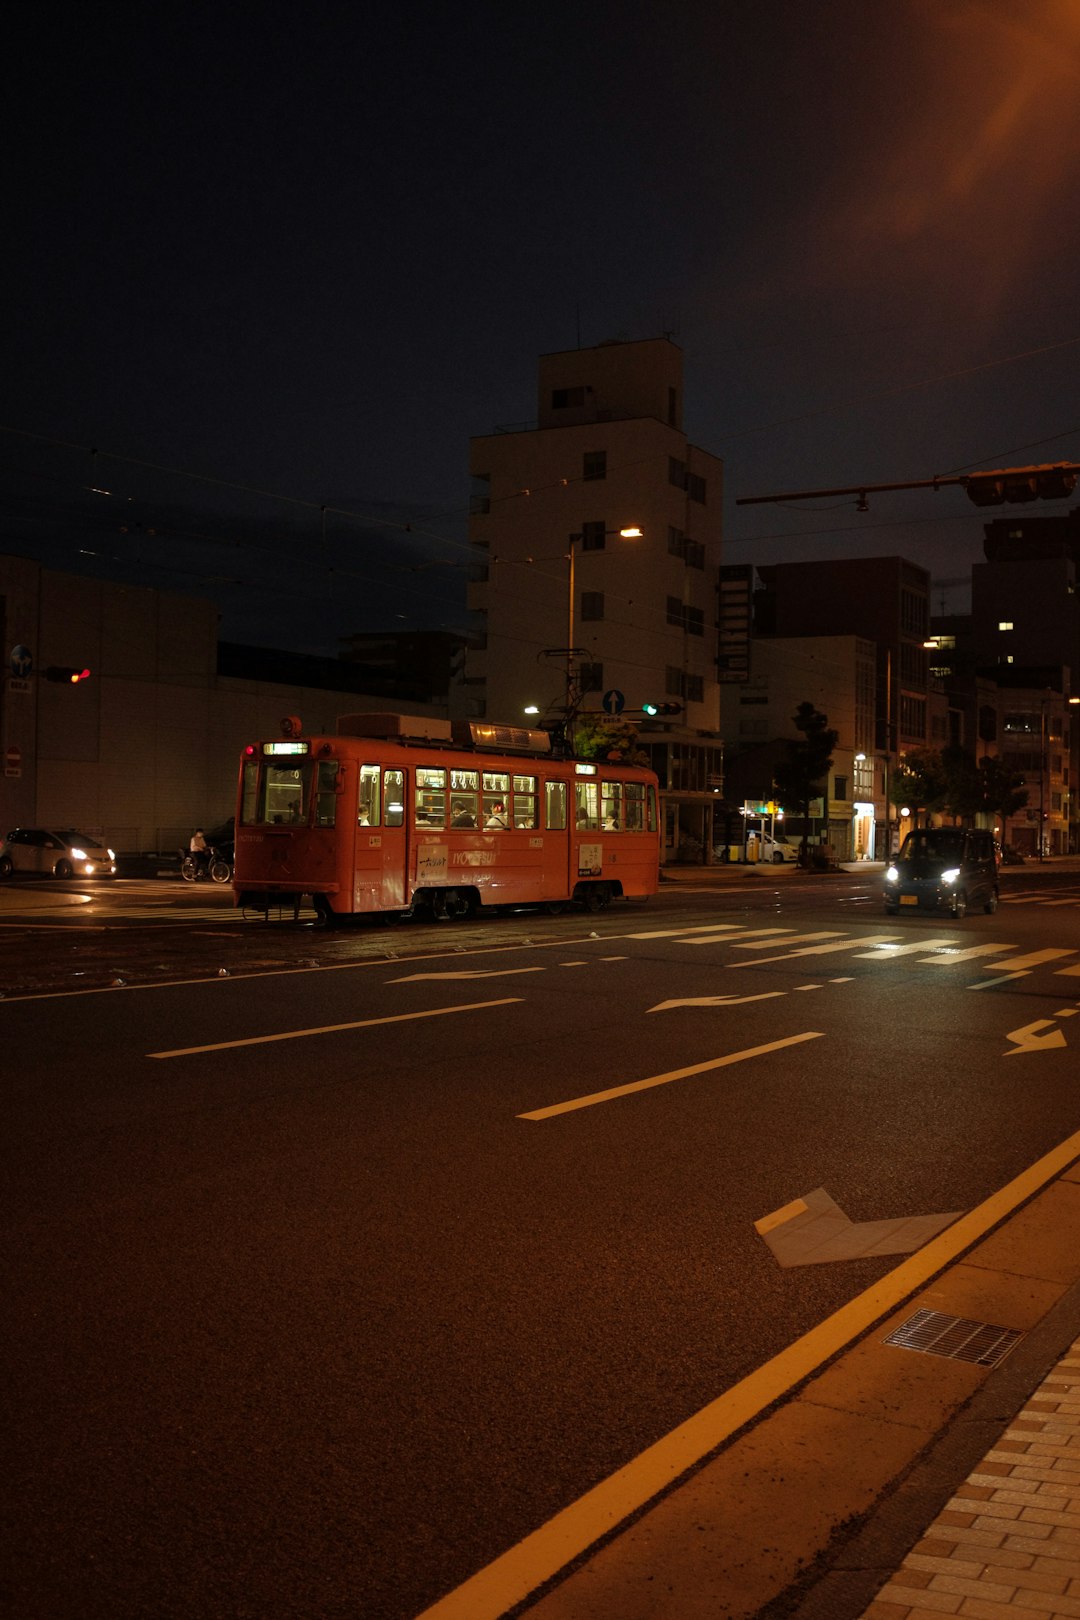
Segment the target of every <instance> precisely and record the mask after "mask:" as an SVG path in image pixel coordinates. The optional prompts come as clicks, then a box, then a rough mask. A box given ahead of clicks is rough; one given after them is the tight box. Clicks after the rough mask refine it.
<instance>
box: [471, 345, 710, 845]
mask: <svg viewBox="0 0 1080 1620" xmlns="http://www.w3.org/2000/svg"><path fill="white" fill-rule="evenodd" d="M470 471H471V475H472V486H473V497H472V505H471V514H470V530H469V534H470V541H471V544H472V547H473V549H474V562H473V566H472V569H471V576H470V578H471V582H470V587H469V606H470V608H472V609H473V610H474V611H475V612H476V614H477V615H479V618H480V623H481V629H480V632H479V635H478V636H477V638H476V644H475V645H474V646H472V647H470V649H469V652H468V654H467V656H466V661H465V670H464V678H463V682H462V686H461V689H460V691H461V696H462V698H463V707H464V708H465V709H466V712H468V713H470V714H473V715H476V716H481V717H486V718H488V719H492V720H504V721H508V722H509V723H511V724H521V723H522V717H523V716H524V715H525V714H531V715H533V716H534V717H535V718H533V720H532V723H533V724H536V723H537V720H538V721H539V723H540V724H541V725H544V726H547V727H556V728H557V727H558V726H559V725H560V723H562V722H564V721H566V720H568V719H569V720H570V721H571V722H572V720H573V716H574V715H575V714H576V713H578V712H582V711H585V712H588V711H597V712H607V713H610V714H611V715H612V716H614V715H617V714H621V715H622V716H623V717H624V718H632V719H634V720H635V721H636V722H638V723H639V724H640V731H641V740H642V743H643V745H645V746H646V747H647V748H648V751H649V753H650V757H651V758H652V761H653V764H654V767H655V768H656V769H657V773H658V775H659V777H660V781H661V787H662V790H663V793H664V804H665V817H666V822H665V855H666V858H669V859H670V858H675V857H677V856H678V855H679V853H680V851H681V852H682V854H683V856H684V858H689V857H690V855H691V854H692V853H693V850H694V848H695V846H696V850H697V855H698V858H702V857H704V858H706V859H707V858H708V857H709V854H710V853H711V843H712V836H711V828H712V810H713V805H714V802H715V799H716V797H717V795H718V794H719V792H720V787H721V782H720V773H721V765H720V749H721V740H720V735H719V692H718V685H717V671H716V580H717V571H718V568H719V563H720V544H721V512H722V471H723V469H722V465H721V463H720V461H719V460H718V459H717V458H716V457H715V456H712V455H710V454H709V453H708V452H707V451H704V450H701V449H699V448H698V447H697V446H695V445H692V444H691V443H690V441H689V440H688V439H687V436H686V433H685V432H684V430H683V365H682V351H681V350H680V349H679V348H678V347H677V346H676V345H675V344H674V343H672V342H670V341H669V340H668V339H666V338H657V339H650V340H647V341H644V342H636V343H608V344H601V345H599V346H598V347H596V348H591V349H573V350H569V351H566V352H563V353H558V354H548V355H543V356H542V357H541V359H540V362H539V373H538V400H537V418H536V421H535V423H531V424H529V425H528V426H525V427H520V426H519V427H516V428H514V429H511V430H507V431H504V432H496V433H493V434H488V435H485V436H482V437H478V438H474V439H473V440H472V442H471V447H470ZM627 529H635V530H638V531H640V533H639V534H638V535H637V536H635V537H633V538H625V537H623V536H622V535H621V533H620V531H622V530H627ZM663 704H668V705H673V706H675V708H676V710H677V712H676V713H675V714H673V715H670V716H664V715H660V716H657V717H655V718H650V717H649V716H648V715H646V714H645V713H644V712H643V711H644V709H645V707H646V705H652V706H657V707H659V706H660V705H663Z"/></svg>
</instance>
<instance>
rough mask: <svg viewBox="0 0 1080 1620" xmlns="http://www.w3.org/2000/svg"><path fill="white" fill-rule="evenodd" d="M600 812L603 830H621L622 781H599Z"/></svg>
mask: <svg viewBox="0 0 1080 1620" xmlns="http://www.w3.org/2000/svg"><path fill="white" fill-rule="evenodd" d="M600 814H601V817H602V819H603V823H604V831H605V832H621V831H622V783H621V782H601V783H600Z"/></svg>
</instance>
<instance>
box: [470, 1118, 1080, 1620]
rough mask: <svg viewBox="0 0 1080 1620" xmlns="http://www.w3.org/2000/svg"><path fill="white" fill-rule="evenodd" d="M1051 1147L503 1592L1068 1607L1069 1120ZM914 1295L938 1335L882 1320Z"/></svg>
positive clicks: (1077, 1142) (1079, 1567)
mask: <svg viewBox="0 0 1080 1620" xmlns="http://www.w3.org/2000/svg"><path fill="white" fill-rule="evenodd" d="M1067 1151H1071V1152H1072V1154H1073V1158H1072V1160H1071V1162H1070V1163H1069V1164H1068V1165H1067V1166H1066V1167H1065V1168H1064V1169H1063V1170H1061V1172H1060V1173H1058V1174H1055V1175H1054V1176H1053V1178H1052V1179H1051V1180H1049V1181H1048V1182H1046V1183H1045V1184H1044V1185H1043V1187H1042V1189H1041V1190H1040V1191H1039V1192H1038V1193H1037V1194H1036V1195H1035V1196H1034V1197H1032V1198H1031V1199H1030V1200H1028V1201H1027V1202H1024V1203H1023V1204H1021V1205H1020V1206H1019V1207H1017V1209H1016V1210H1015V1213H1013V1214H1012V1215H1011V1216H1010V1218H1009V1219H1007V1220H1005V1221H1004V1222H1002V1223H1001V1224H998V1225H996V1226H992V1227H991V1228H990V1229H989V1230H988V1232H987V1235H986V1236H985V1237H984V1238H983V1239H982V1240H981V1241H980V1242H978V1243H976V1244H975V1246H974V1247H971V1248H969V1249H966V1250H963V1251H962V1252H961V1253H960V1254H959V1255H958V1256H957V1258H956V1260H955V1262H954V1263H953V1264H951V1265H949V1266H948V1267H947V1268H946V1269H945V1270H944V1271H942V1272H940V1273H938V1274H936V1275H934V1276H933V1277H931V1278H930V1280H929V1281H928V1283H927V1285H926V1286H925V1287H923V1288H921V1289H919V1290H917V1291H915V1292H913V1293H911V1294H910V1295H909V1296H908V1297H907V1298H906V1299H905V1300H904V1302H903V1304H902V1305H900V1306H899V1307H898V1308H897V1309H895V1310H894V1311H892V1312H891V1313H890V1314H888V1315H887V1316H886V1317H885V1318H884V1319H879V1320H878V1321H876V1322H875V1324H874V1325H873V1327H872V1328H870V1329H869V1330H868V1331H866V1332H865V1333H863V1334H862V1335H861V1336H859V1337H857V1338H856V1339H854V1340H853V1341H852V1342H851V1343H849V1344H848V1345H846V1346H845V1347H844V1348H843V1349H842V1350H841V1351H840V1352H839V1353H838V1354H837V1355H835V1356H834V1357H832V1358H831V1359H829V1360H828V1361H827V1362H826V1363H825V1364H824V1365H823V1366H822V1367H820V1368H819V1369H818V1370H817V1371H816V1372H815V1373H814V1374H812V1375H811V1376H810V1377H809V1378H808V1379H807V1380H805V1381H803V1382H801V1383H799V1384H798V1385H796V1386H795V1387H793V1388H792V1389H791V1390H790V1391H789V1393H788V1395H787V1396H786V1398H781V1399H779V1400H778V1401H776V1402H775V1403H774V1405H773V1406H772V1407H770V1408H769V1409H768V1410H766V1411H765V1412H764V1413H763V1414H761V1415H760V1416H759V1417H758V1420H757V1421H756V1422H753V1423H750V1424H748V1425H744V1427H743V1429H742V1430H741V1431H736V1432H735V1433H734V1436H733V1438H731V1440H730V1441H729V1442H728V1443H726V1444H725V1445H724V1446H723V1447H722V1448H720V1449H718V1450H717V1451H716V1452H715V1453H714V1454H713V1455H712V1456H710V1457H707V1458H706V1459H705V1460H704V1461H703V1462H702V1463H701V1464H700V1465H699V1466H698V1467H696V1468H695V1469H693V1470H692V1471H689V1472H688V1473H686V1474H685V1475H684V1477H683V1478H682V1479H681V1480H679V1481H677V1482H676V1483H675V1485H674V1487H673V1488H671V1489H670V1490H669V1491H668V1492H667V1494H663V1495H660V1496H659V1498H658V1499H657V1500H655V1501H654V1502H653V1503H651V1504H650V1505H649V1506H647V1507H646V1508H645V1509H644V1511H643V1512H642V1513H641V1514H640V1515H639V1516H638V1517H637V1518H636V1519H633V1520H632V1521H631V1522H629V1524H627V1525H624V1526H622V1527H621V1528H620V1529H619V1530H618V1531H616V1532H615V1534H614V1535H613V1536H612V1537H611V1539H609V1540H608V1541H607V1542H606V1543H605V1544H603V1545H601V1546H600V1547H599V1549H594V1550H592V1551H590V1552H588V1553H586V1554H585V1555H584V1557H583V1558H582V1559H581V1560H580V1562H579V1563H578V1565H577V1567H576V1568H574V1569H573V1572H572V1573H571V1574H569V1575H567V1576H565V1577H564V1578H562V1579H561V1580H558V1579H557V1580H556V1581H555V1582H553V1583H552V1586H551V1589H550V1590H549V1591H548V1592H547V1594H546V1595H545V1596H542V1597H541V1598H540V1599H539V1601H538V1602H535V1603H531V1604H530V1603H526V1604H525V1605H523V1606H522V1607H521V1608H520V1609H514V1610H513V1611H510V1612H514V1613H520V1614H522V1615H525V1614H527V1615H528V1617H529V1620H860V1617H864V1616H865V1617H866V1620H932V1617H934V1616H941V1615H945V1614H954V1615H958V1616H966V1617H971V1620H1036V1617H1041V1620H1047V1617H1048V1616H1059V1615H1060V1616H1070V1617H1077V1616H1080V1159H1078V1158H1077V1157H1076V1156H1077V1155H1080V1133H1078V1134H1077V1136H1075V1137H1073V1138H1071V1139H1070V1142H1069V1143H1068V1144H1063V1148H1062V1152H1067ZM1006 1191H1007V1189H1006ZM989 1204H990V1205H992V1204H993V1200H991V1201H989ZM988 1207H989V1206H984V1208H988ZM978 1214H979V1212H973V1215H972V1216H971V1217H966V1218H961V1220H960V1221H959V1222H957V1223H956V1226H957V1228H960V1227H962V1226H963V1225H964V1224H965V1220H971V1219H973V1218H974V1217H975V1216H977V1215H978ZM990 1214H992V1210H990ZM949 1230H950V1229H946V1232H945V1233H943V1234H942V1235H941V1237H940V1238H938V1239H935V1240H934V1242H933V1243H931V1244H929V1245H927V1246H926V1248H925V1249H924V1250H923V1251H921V1253H922V1254H923V1255H928V1254H929V1251H931V1250H933V1249H934V1247H935V1244H939V1243H942V1242H944V1241H945V1240H946V1239H948V1237H949ZM918 1260H919V1255H916V1256H913V1257H912V1261H909V1262H905V1263H904V1265H903V1266H901V1267H898V1268H897V1271H898V1273H899V1272H903V1271H904V1269H905V1267H906V1266H910V1265H912V1263H913V1262H917V1261H918ZM888 1281H889V1279H887V1278H886V1279H883V1283H887V1282H888ZM869 1292H870V1293H871V1294H873V1293H874V1290H870V1291H869ZM853 1303H855V1304H858V1302H857V1301H856V1302H853ZM870 1308H871V1309H872V1308H873V1303H872V1302H871V1306H870ZM919 1312H923V1313H933V1318H934V1320H933V1324H932V1325H933V1326H934V1328H935V1329H936V1328H937V1327H938V1326H939V1325H940V1326H942V1327H943V1328H944V1329H945V1334H944V1337H943V1338H942V1339H941V1340H940V1341H939V1342H938V1343H937V1344H936V1345H930V1344H929V1343H928V1342H925V1341H926V1332H925V1331H924V1332H923V1333H922V1335H921V1337H922V1339H923V1341H924V1342H921V1343H916V1342H908V1343H903V1344H898V1343H895V1342H894V1343H888V1342H887V1341H888V1340H889V1339H890V1337H893V1338H894V1339H895V1337H896V1334H897V1330H898V1329H904V1330H905V1333H904V1335H903V1336H904V1337H906V1338H907V1339H908V1340H909V1341H910V1340H913V1339H918V1338H919V1337H920V1334H919V1333H917V1332H915V1331H913V1330H912V1328H911V1320H912V1318H913V1317H916V1318H917V1323H923V1322H924V1321H925V1320H926V1319H925V1318H924V1317H919V1316H918V1315H917V1313H919ZM843 1314H844V1313H838V1315H843ZM826 1325H827V1324H826ZM808 1337H809V1336H808ZM999 1354H1000V1355H1002V1359H1001V1360H1000V1362H999V1363H998V1364H997V1365H996V1366H992V1365H990V1364H989V1363H991V1362H993V1361H994V1360H995V1357H997V1356H998V1355H999ZM461 1612H462V1613H463V1614H465V1613H468V1612H469V1611H468V1610H467V1609H464V1610H462V1611H461ZM475 1612H476V1613H480V1612H481V1611H479V1610H477V1611H475Z"/></svg>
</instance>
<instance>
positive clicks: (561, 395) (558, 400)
mask: <svg viewBox="0 0 1080 1620" xmlns="http://www.w3.org/2000/svg"><path fill="white" fill-rule="evenodd" d="M584 403H585V390H584V388H553V389H552V390H551V408H552V410H553V411H565V410H567V409H568V408H569V407H570V406H572V405H584Z"/></svg>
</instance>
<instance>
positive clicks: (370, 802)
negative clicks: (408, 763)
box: [356, 765, 401, 827]
mask: <svg viewBox="0 0 1080 1620" xmlns="http://www.w3.org/2000/svg"><path fill="white" fill-rule="evenodd" d="M389 774H390V773H389V772H387V775H389ZM397 774H398V775H399V776H400V774H401V773H400V771H399V772H398V773H397ZM380 816H381V806H380V804H379V767H378V766H377V765H361V767H360V795H359V798H358V799H357V808H356V819H357V822H358V823H359V825H360V826H361V827H377V826H378V825H379V820H380Z"/></svg>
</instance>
